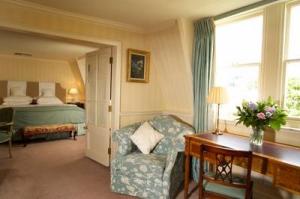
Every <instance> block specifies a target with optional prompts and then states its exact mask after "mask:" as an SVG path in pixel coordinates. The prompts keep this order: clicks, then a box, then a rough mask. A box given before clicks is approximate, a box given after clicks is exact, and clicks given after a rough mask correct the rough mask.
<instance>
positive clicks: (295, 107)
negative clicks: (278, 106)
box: [286, 78, 300, 117]
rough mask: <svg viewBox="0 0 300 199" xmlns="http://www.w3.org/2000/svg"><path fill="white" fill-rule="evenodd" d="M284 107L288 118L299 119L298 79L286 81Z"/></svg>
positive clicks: (299, 82)
mask: <svg viewBox="0 0 300 199" xmlns="http://www.w3.org/2000/svg"><path fill="white" fill-rule="evenodd" d="M286 107H287V109H288V114H289V115H290V116H295V117H300V79H299V78H291V79H289V80H288V88H287V98H286Z"/></svg>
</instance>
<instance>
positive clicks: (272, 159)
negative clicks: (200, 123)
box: [184, 133, 300, 199]
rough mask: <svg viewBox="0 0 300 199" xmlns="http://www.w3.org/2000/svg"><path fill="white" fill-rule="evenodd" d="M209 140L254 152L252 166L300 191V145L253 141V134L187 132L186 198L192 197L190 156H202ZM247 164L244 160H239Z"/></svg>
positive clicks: (221, 145) (295, 191) (255, 169)
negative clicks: (191, 133)
mask: <svg viewBox="0 0 300 199" xmlns="http://www.w3.org/2000/svg"><path fill="white" fill-rule="evenodd" d="M201 144H209V145H214V146H220V147H226V148H231V149H235V150H245V151H252V152H253V161H252V170H254V171H256V172H259V173H261V174H263V175H268V176H272V177H273V184H274V185H275V186H278V187H281V188H283V189H285V190H287V191H290V192H293V193H296V194H300V148H298V147H292V146H288V145H283V144H279V143H274V142H268V141H264V143H263V145H262V146H254V145H251V144H250V143H249V138H248V137H245V136H240V135H236V134H231V133H224V134H223V135H216V134H212V133H202V134H194V135H186V136H185V155H186V159H185V169H186V170H185V183H184V198H185V199H186V198H188V189H189V181H190V158H191V156H194V157H197V158H199V157H200V155H199V154H200V145H201ZM235 164H236V165H238V166H241V167H243V165H244V162H241V161H239V162H235Z"/></svg>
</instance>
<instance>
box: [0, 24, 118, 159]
mask: <svg viewBox="0 0 300 199" xmlns="http://www.w3.org/2000/svg"><path fill="white" fill-rule="evenodd" d="M0 30H7V31H12V32H19V33H25V34H29V35H33V36H40V37H48V38H53V39H63V40H68V41H70V42H72V41H75V42H85V43H93V44H99V45H101V44H102V45H103V44H105V45H108V46H111V47H112V49H113V67H112V68H113V74H112V79H113V82H112V89H113V92H112V116H111V118H112V119H111V122H112V124H111V128H112V131H114V130H116V129H118V128H119V125H120V103H121V69H122V60H121V59H122V43H121V42H120V41H115V40H108V39H101V38H96V37H90V36H81V35H78V34H72V33H63V32H58V31H45V30H41V29H33V28H27V27H23V26H19V25H11V24H5V25H3V24H1V25H0ZM112 148H113V147H112ZM113 151H114V149H112V152H113ZM112 155H113V153H112Z"/></svg>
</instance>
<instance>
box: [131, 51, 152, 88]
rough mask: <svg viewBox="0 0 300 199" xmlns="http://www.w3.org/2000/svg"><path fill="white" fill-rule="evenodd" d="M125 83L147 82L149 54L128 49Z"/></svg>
mask: <svg viewBox="0 0 300 199" xmlns="http://www.w3.org/2000/svg"><path fill="white" fill-rule="evenodd" d="M127 59H128V63H127V81H128V82H140V83H148V82H149V67H150V66H149V65H150V52H147V51H142V50H135V49H128V57H127Z"/></svg>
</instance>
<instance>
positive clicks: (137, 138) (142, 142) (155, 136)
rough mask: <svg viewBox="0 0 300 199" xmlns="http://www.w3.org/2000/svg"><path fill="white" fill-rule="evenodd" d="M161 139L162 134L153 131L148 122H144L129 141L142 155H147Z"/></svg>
mask: <svg viewBox="0 0 300 199" xmlns="http://www.w3.org/2000/svg"><path fill="white" fill-rule="evenodd" d="M163 137H164V135H163V134H161V133H159V132H158V131H156V130H154V129H153V127H152V126H151V125H150V124H149V123H148V122H145V123H144V124H142V125H141V126H140V127H139V128H138V129H137V130H136V131H135V132H134V134H133V135H131V136H130V139H131V140H132V142H133V143H134V144H135V145H136V146H137V147H138V148H139V150H140V151H141V152H142V153H144V154H149V153H150V152H151V150H152V149H153V148H154V147H155V146H156V145H157V144H158V143H159V141H160V140H161V139H162V138H163Z"/></svg>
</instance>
